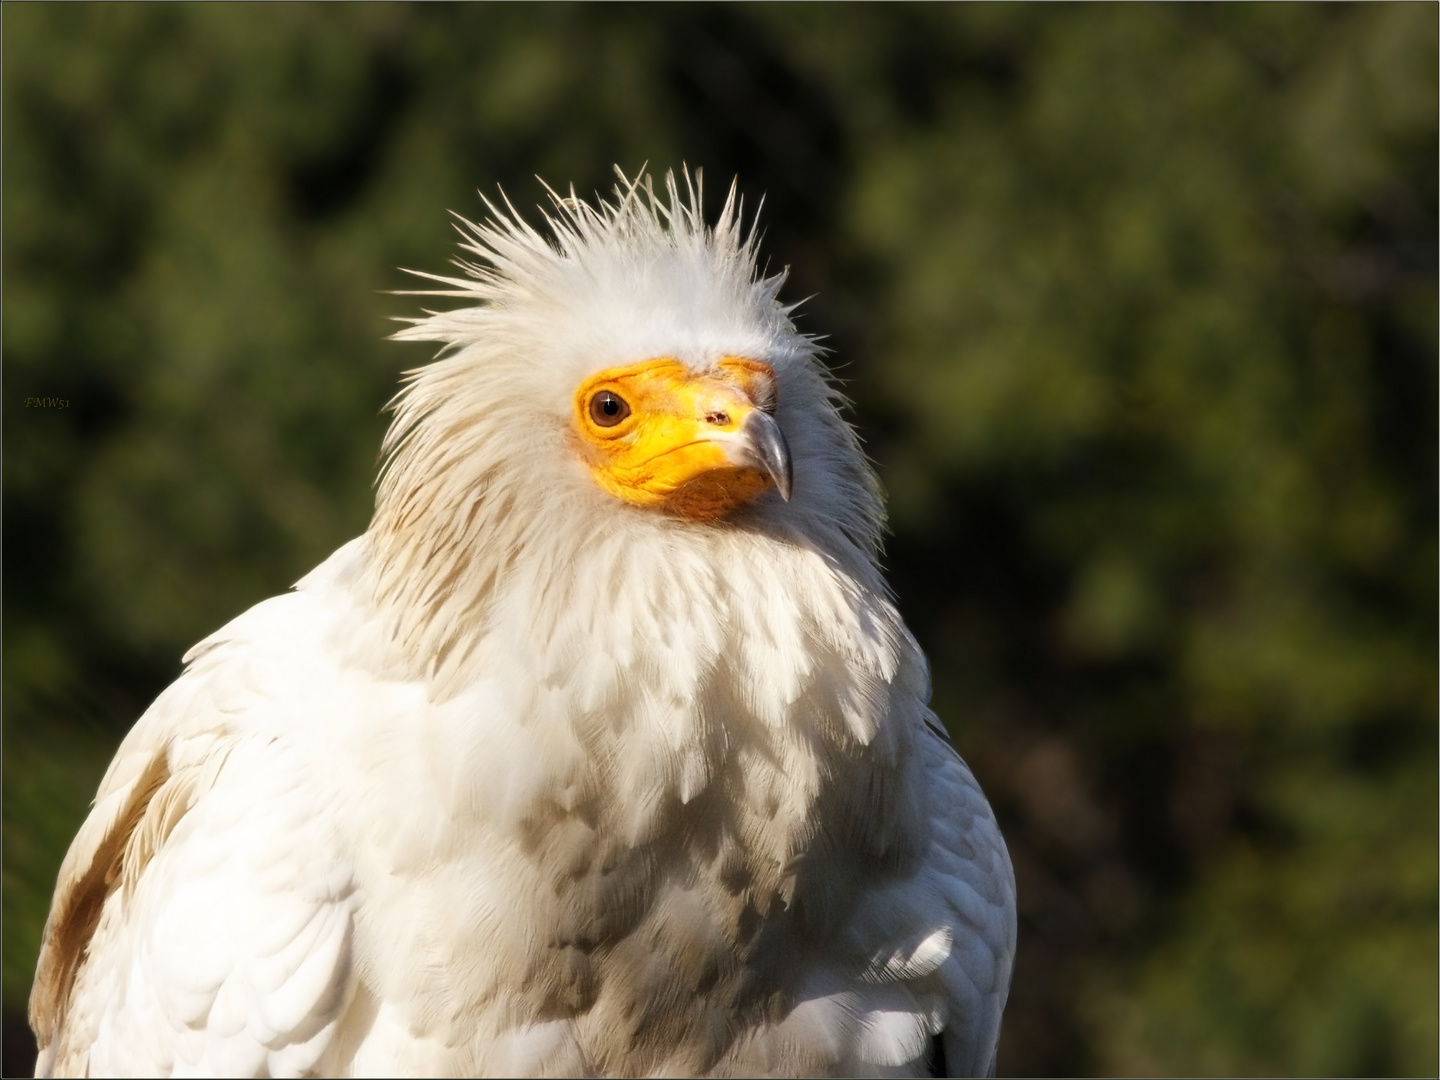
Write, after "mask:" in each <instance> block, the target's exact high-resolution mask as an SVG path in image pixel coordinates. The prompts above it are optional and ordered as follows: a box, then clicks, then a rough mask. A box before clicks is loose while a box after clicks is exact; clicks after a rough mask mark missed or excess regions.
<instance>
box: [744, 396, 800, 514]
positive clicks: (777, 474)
mask: <svg viewBox="0 0 1440 1080" xmlns="http://www.w3.org/2000/svg"><path fill="white" fill-rule="evenodd" d="M745 434H746V435H747V436H748V437H749V441H750V447H751V451H752V452H753V453H754V455H755V457H756V464H758V465H760V466H761V467H762V468H763V469H764V470H765V471H766V472H767V473H769V474H770V479H771V480H773V481H775V489H776V490H777V491H779V492H780V497H781V498H782V499H784V500H785V501H786V502H789V501H790V492H791V490H792V489H793V483H794V474H793V472H792V470H791V467H790V445H789V444H788V443H787V442H786V441H785V435H784V433H783V432H782V431H781V430H780V425H779V424H777V423H776V422H775V418H774V417H773V416H771V415H770V414H769V413H765V412H760V411H759V410H758V409H757V410H756V411H755V412H752V413H751V414H750V415H749V417H748V418H747V419H746V421H745Z"/></svg>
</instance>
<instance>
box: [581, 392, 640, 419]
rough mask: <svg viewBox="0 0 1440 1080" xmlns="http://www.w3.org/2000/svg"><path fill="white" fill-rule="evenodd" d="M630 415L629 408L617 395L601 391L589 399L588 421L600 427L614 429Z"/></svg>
mask: <svg viewBox="0 0 1440 1080" xmlns="http://www.w3.org/2000/svg"><path fill="white" fill-rule="evenodd" d="M629 415H630V406H629V405H627V404H625V399H624V398H622V397H621V396H620V395H619V394H615V393H611V392H610V391H609V390H601V391H600V392H599V393H598V394H596V395H595V396H594V397H592V398H591V399H590V419H591V420H594V421H595V423H597V424H599V425H600V426H601V427H614V426H615V425H616V424H618V423H620V421H621V420H624V419H625V418H626V417H627V416H629Z"/></svg>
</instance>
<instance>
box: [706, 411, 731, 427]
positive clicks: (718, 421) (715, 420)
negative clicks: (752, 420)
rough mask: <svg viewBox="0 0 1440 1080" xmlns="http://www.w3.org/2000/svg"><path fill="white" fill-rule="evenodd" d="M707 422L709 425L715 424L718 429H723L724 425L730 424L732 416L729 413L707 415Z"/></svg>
mask: <svg viewBox="0 0 1440 1080" xmlns="http://www.w3.org/2000/svg"><path fill="white" fill-rule="evenodd" d="M705 422H706V423H707V424H714V425H716V426H717V427H723V426H724V425H726V424H728V423H730V414H729V413H727V412H712V413H706V414H705Z"/></svg>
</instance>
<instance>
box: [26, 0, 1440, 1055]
mask: <svg viewBox="0 0 1440 1080" xmlns="http://www.w3.org/2000/svg"><path fill="white" fill-rule="evenodd" d="M0 18H3V30H4V35H3V50H4V54H3V80H4V82H3V89H4V133H5V134H4V151H5V152H4V162H3V168H4V175H3V180H4V207H3V212H4V240H5V242H4V280H5V285H6V290H5V301H6V303H5V308H4V328H3V331H4V340H3V345H4V357H5V393H4V397H3V409H4V413H3V416H4V423H5V428H4V450H5V454H4V478H5V487H4V511H5V523H6V530H5V541H6V543H5V553H4V558H5V612H4V613H5V636H4V660H5V664H4V703H5V727H4V751H5V758H4V780H5V788H4V1003H5V1010H6V1017H7V1020H6V1034H7V1036H13V1034H14V1031H15V1027H14V1025H15V1023H16V1020H15V1018H16V1017H18V1015H19V1012H20V1010H22V1009H23V1006H24V1000H25V997H26V995H27V994H28V986H29V980H30V976H31V973H32V971H33V966H34V960H35V953H36V948H37V943H38V936H39V929H40V925H41V924H42V923H43V920H44V916H45V912H46V909H47V907H48V900H49V893H50V890H51V888H52V886H53V881H54V874H55V871H56V868H57V867H58V864H59V860H60V858H61V857H62V855H63V851H64V847H65V845H66V843H67V842H68V838H69V837H70V836H71V835H72V834H73V831H74V829H75V828H76V827H77V826H78V824H79V822H80V820H81V819H82V818H83V815H84V813H85V808H86V802H87V800H88V799H89V797H90V795H91V793H93V791H94V788H95V784H96V783H97V781H98V779H99V775H100V773H101V771H103V768H104V765H105V763H106V761H107V760H108V756H109V754H110V752H111V749H112V748H113V746H114V744H115V742H116V741H118V739H119V737H120V736H121V734H123V731H124V730H125V728H126V727H128V725H129V724H130V723H131V722H133V720H134V718H135V717H136V716H137V715H138V714H139V712H140V711H142V710H143V708H144V706H145V704H146V703H147V701H148V699H149V698H150V697H151V696H153V695H154V694H155V693H156V692H158V690H159V689H160V688H161V687H163V685H164V684H165V683H166V682H167V681H169V679H171V678H173V677H174V675H175V673H176V672H177V671H178V658H179V656H180V655H181V653H182V652H184V650H185V649H186V648H187V647H188V646H189V645H190V644H192V643H193V642H194V641H195V640H196V639H198V638H199V637H200V636H202V635H203V634H205V633H207V632H208V631H209V630H211V629H213V628H214V627H215V626H217V625H219V624H220V623H222V622H224V621H225V620H226V619H228V618H230V617H231V616H233V615H234V614H236V613H238V612H239V611H241V610H242V609H244V608H245V607H247V606H248V605H250V604H252V603H254V602H256V601H258V600H260V599H262V598H264V597H265V596H267V595H271V594H273V593H275V592H277V591H279V590H281V589H283V588H284V587H285V586H286V585H288V584H289V583H290V582H292V581H294V580H295V579H296V578H298V577H299V576H301V575H302V574H303V573H304V572H305V571H306V570H308V569H309V568H310V567H311V566H313V565H314V564H315V563H316V562H318V561H319V560H320V559H321V558H323V557H324V556H325V555H326V554H327V553H328V552H329V551H330V550H332V549H333V548H334V547H335V546H337V545H338V544H339V543H341V542H343V541H344V540H345V539H347V538H348V537H350V536H352V535H354V534H356V533H357V532H359V531H361V530H362V529H363V528H364V527H365V524H366V521H367V517H368V513H369V510H370V504H371V490H370V485H371V483H372V481H373V473H374V468H375V455H376V449H377V447H378V444H379V439H380V436H381V433H382V431H383V427H384V417H383V416H382V415H381V413H380V411H379V410H380V407H381V406H382V405H383V403H384V402H385V401H386V400H387V398H388V397H389V395H390V394H391V393H392V392H393V389H394V386H395V381H396V377H397V374H398V372H399V371H400V370H401V369H402V368H405V367H410V366H414V365H415V364H418V363H421V362H423V361H424V360H425V359H426V358H427V354H425V353H424V352H423V351H421V352H417V351H415V349H414V347H412V346H400V345H395V344H389V343H385V342H383V341H382V338H383V336H384V334H385V333H386V332H387V328H388V324H387V322H386V318H387V316H393V315H399V314H407V313H409V312H411V311H412V310H413V306H414V305H413V304H412V302H410V301H409V300H403V299H396V298H391V297H385V296H381V295H378V294H379V293H380V292H381V291H383V290H388V289H397V288H399V289H403V288H405V287H407V285H406V280H405V278H404V277H403V276H402V275H400V274H399V273H398V272H396V270H395V269H394V268H395V267H396V266H414V267H420V268H425V269H438V268H440V267H442V266H443V264H444V261H445V260H446V259H447V258H448V257H449V254H450V250H449V248H450V244H451V240H450V239H449V237H448V236H447V232H446V228H447V227H446V224H445V220H444V216H443V212H444V210H446V209H447V208H449V209H454V210H456V211H458V212H460V213H462V214H464V215H467V216H471V217H474V216H476V215H478V214H479V213H480V212H481V208H480V204H479V202H478V200H477V199H476V197H475V195H474V188H475V187H476V186H480V187H483V188H484V189H485V190H486V191H489V192H493V191H494V184H496V183H502V184H503V185H504V186H505V188H506V190H507V191H508V192H510V193H511V194H512V196H514V197H515V199H516V202H517V203H518V204H519V205H522V206H524V205H527V204H528V203H530V202H532V201H534V198H536V197H538V196H539V194H540V193H539V189H538V186H537V185H536V184H535V182H534V180H533V179H531V178H530V177H531V175H532V174H533V173H539V174H540V175H542V176H544V177H545V178H546V179H547V180H549V181H551V182H552V183H555V184H557V185H564V184H566V183H567V182H569V181H572V180H573V181H574V182H575V183H576V185H577V187H579V189H580V190H581V191H582V192H585V191H589V190H594V189H597V188H598V189H602V190H603V189H607V188H608V187H609V183H610V181H609V170H610V166H611V165H612V163H614V162H619V163H621V164H622V165H623V166H625V167H626V168H628V169H630V170H632V171H633V170H634V169H635V168H637V167H638V166H639V165H640V163H641V162H644V161H649V162H651V163H652V167H655V168H661V169H663V168H665V167H669V166H671V165H678V164H679V163H680V162H681V161H688V162H689V163H690V164H692V165H701V166H704V167H706V169H707V172H708V173H709V175H710V182H711V186H712V198H713V189H714V187H715V186H716V184H717V181H720V182H722V183H728V181H729V178H730V176H731V175H733V174H738V175H739V177H740V183H741V187H742V190H743V191H744V192H746V193H747V194H748V195H749V197H750V200H749V203H748V205H750V206H752V207H753V206H754V205H755V204H756V202H757V201H758V197H759V196H760V195H761V194H764V195H765V197H766V208H765V213H764V217H763V222H764V226H765V229H766V243H765V250H766V252H767V253H768V255H769V257H770V258H771V260H772V261H773V263H774V264H775V265H779V264H790V265H791V266H792V269H793V284H792V287H791V289H790V295H791V296H792V297H799V296H804V295H807V294H812V293H813V294H816V295H815V298H814V299H813V300H811V301H810V302H808V303H807V305H806V306H805V308H803V309H802V325H804V326H805V327H806V328H808V329H811V330H814V331H825V332H828V333H830V334H831V335H832V337H831V338H830V340H829V344H831V345H832V346H833V347H834V349H835V357H834V358H835V361H836V363H837V365H838V370H839V373H840V374H841V376H842V377H843V378H844V379H845V380H846V381H847V390H848V392H849V393H850V395H851V396H852V397H853V398H854V399H855V402H856V419H857V422H858V423H859V425H860V427H861V430H862V431H863V432H864V434H865V435H866V438H867V440H868V445H869V448H870V450H871V453H872V454H873V456H874V457H875V459H876V462H877V464H878V466H879V468H880V470H881V474H882V478H883V480H884V482H885V484H886V485H887V488H888V490H889V493H890V497H891V509H892V515H893V535H892V537H891V541H890V543H889V546H888V552H887V561H888V564H889V570H890V574H891V578H892V580H893V581H894V583H895V585H896V588H897V592H898V594H899V596H900V600H901V605H902V608H903V609H904V610H905V612H906V615H907V617H908V618H909V619H910V621H911V623H912V625H913V626H914V627H915V629H916V630H917V633H918V634H919V636H920V638H921V640H922V642H923V643H924V644H925V646H926V648H927V651H928V652H929V654H930V656H931V659H932V663H933V667H934V677H935V693H936V704H937V708H938V709H939V711H940V712H941V715H942V716H944V717H945V718H946V719H947V721H948V722H949V723H950V724H951V726H952V730H953V731H954V733H955V736H956V739H957V742H958V744H959V745H960V747H961V749H962V750H963V751H964V752H965V754H966V756H967V757H968V758H969V759H970V760H971V762H972V764H973V765H974V766H975V768H976V771H977V773H978V774H979V775H980V777H981V779H982V781H983V782H984V783H985V785H986V787H987V790H989V791H990V792H991V794H992V796H993V798H994V800H995V802H996V805H997V810H998V812H999V813H1000V815H1001V819H1002V824H1003V826H1004V828H1005V831H1006V835H1007V838H1008V839H1009V842H1010V844H1011V848H1012V853H1013V855H1014V858H1015V862H1016V869H1017V874H1018V877H1019V884H1020V897H1021V909H1022V931H1021V942H1020V948H1021V952H1020V959H1019V967H1018V969H1017V972H1016V979H1015V986H1014V990H1013V992H1012V999H1011V1006H1010V1009H1009V1011H1008V1013H1007V1021H1006V1031H1005V1035H1004V1043H1003V1045H1002V1051H1001V1059H1000V1063H1001V1068H1002V1070H1005V1071H1009V1072H1018V1073H1022V1074H1023V1073H1045V1072H1060V1073H1082V1072H1087V1071H1097V1072H1105V1073H1137V1074H1143V1073H1155V1074H1161V1073H1170V1074H1217V1075H1219V1074H1287V1073H1288V1074H1366V1073H1368V1074H1385V1073H1396V1074H1427V1073H1429V1074H1433V1073H1434V1072H1435V1071H1436V1069H1437V1052H1436V1046H1437V1028H1436V1015H1437V1007H1440V1005H1437V976H1436V971H1437V934H1436V912H1437V902H1440V901H1437V887H1436V879H1437V859H1436V851H1437V824H1436V803H1437V779H1436V777H1437V756H1436V755H1437V746H1436V723H1435V720H1436V701H1437V663H1436V656H1437V634H1436V585H1437V582H1436V557H1437V551H1436V537H1435V524H1436V512H1437V508H1436V486H1437V476H1436V459H1437V445H1436V424H1435V403H1436V377H1435V375H1436V352H1437V336H1436V320H1437V312H1436V209H1437V207H1436V202H1437V178H1436V160H1437V108H1436V102H1437V46H1436V41H1437V9H1436V7H1435V6H1434V5H1433V4H1383V5H1369V6H1359V7H1350V6H1329V5H1325V6H1321V5H1245V6H1227V5H1200V6H1142V5H1115V6H1092V5H1069V6H1064V7H1051V6H1018V7H1012V6H1008V5H1001V6H992V5H963V6H954V7H952V6H941V5H934V6H923V7H911V6H908V5H884V6H870V5H847V6H843V7H840V6H822V5H802V6H788V5H763V6H754V7H741V8H731V7H725V6H709V5H702V6H693V7H692V6H685V7H672V6H643V7H631V6H626V5H596V6H568V5H545V6H536V7H531V6H511V5H496V6H450V5H434V6H428V5H420V6H392V5H385V4H377V5H356V6H349V5H345V6H340V5H335V6H327V5H308V4H283V5H281V4H276V5H173V6H171V5H149V4H124V5H42V4H7V5H5V7H4V9H3V12H0ZM37 396H38V397H44V396H54V397H60V398H64V399H66V400H68V401H69V402H70V403H71V405H70V408H68V409H65V410H53V409H50V410H47V409H37V408H34V407H27V406H26V403H25V399H26V398H27V397H37ZM13 1042H14V1039H13V1038H9V1039H7V1050H6V1066H7V1069H6V1071H7V1073H8V1072H9V1071H10V1067H11V1064H12V1056H11V1054H12V1050H11V1046H12V1043H13ZM17 1060H18V1059H17Z"/></svg>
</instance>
